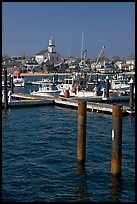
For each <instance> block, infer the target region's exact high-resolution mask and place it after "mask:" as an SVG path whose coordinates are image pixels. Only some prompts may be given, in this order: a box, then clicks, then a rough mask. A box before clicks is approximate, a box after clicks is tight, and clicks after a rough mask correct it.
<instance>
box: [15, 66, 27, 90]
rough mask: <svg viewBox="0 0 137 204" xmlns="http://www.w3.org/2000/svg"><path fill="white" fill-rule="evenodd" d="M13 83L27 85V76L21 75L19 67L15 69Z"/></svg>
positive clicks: (20, 85) (19, 85)
mask: <svg viewBox="0 0 137 204" xmlns="http://www.w3.org/2000/svg"><path fill="white" fill-rule="evenodd" d="M13 85H14V86H15V87H24V86H25V78H24V76H21V75H20V70H19V68H15V69H14V70H13Z"/></svg>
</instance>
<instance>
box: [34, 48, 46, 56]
mask: <svg viewBox="0 0 137 204" xmlns="http://www.w3.org/2000/svg"><path fill="white" fill-rule="evenodd" d="M47 52H48V50H47V49H46V50H42V51H41V52H39V53H37V54H36V55H44V54H45V53H47Z"/></svg>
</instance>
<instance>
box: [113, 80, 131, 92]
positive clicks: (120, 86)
mask: <svg viewBox="0 0 137 204" xmlns="http://www.w3.org/2000/svg"><path fill="white" fill-rule="evenodd" d="M111 89H112V90H114V89H116V90H129V89H130V84H129V83H128V81H127V80H121V79H114V80H112V81H111Z"/></svg>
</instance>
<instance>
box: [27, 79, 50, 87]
mask: <svg viewBox="0 0 137 204" xmlns="http://www.w3.org/2000/svg"><path fill="white" fill-rule="evenodd" d="M51 82H52V81H51V80H50V79H48V78H42V79H41V80H38V81H31V84H32V85H39V84H43V83H44V84H45V83H51Z"/></svg>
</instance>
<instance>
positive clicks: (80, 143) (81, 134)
mask: <svg viewBox="0 0 137 204" xmlns="http://www.w3.org/2000/svg"><path fill="white" fill-rule="evenodd" d="M86 109H87V102H86V101H82V100H78V137H77V161H78V163H80V164H84V163H85V157H86Z"/></svg>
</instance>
